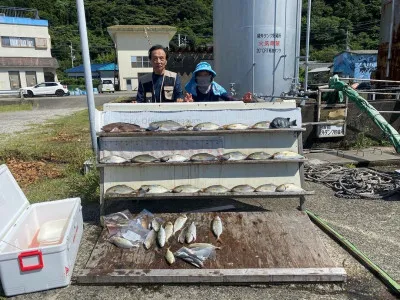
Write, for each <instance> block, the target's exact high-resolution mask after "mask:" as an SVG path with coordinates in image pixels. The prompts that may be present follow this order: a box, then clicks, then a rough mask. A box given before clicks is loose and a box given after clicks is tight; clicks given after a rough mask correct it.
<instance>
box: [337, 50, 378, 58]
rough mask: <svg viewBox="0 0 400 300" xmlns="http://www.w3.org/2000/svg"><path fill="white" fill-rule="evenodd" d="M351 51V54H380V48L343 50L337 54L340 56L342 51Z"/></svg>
mask: <svg viewBox="0 0 400 300" xmlns="http://www.w3.org/2000/svg"><path fill="white" fill-rule="evenodd" d="M346 52H347V53H351V54H370V55H378V50H349V51H342V52H340V53H338V54H336V55H335V57H336V56H338V55H340V54H342V53H346Z"/></svg>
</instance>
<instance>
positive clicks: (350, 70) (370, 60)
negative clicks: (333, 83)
mask: <svg viewBox="0 0 400 300" xmlns="http://www.w3.org/2000/svg"><path fill="white" fill-rule="evenodd" d="M371 52H372V51H371ZM376 67H377V54H376V53H355V52H346V51H345V52H342V53H339V54H338V55H336V56H335V58H334V59H333V73H334V74H336V73H337V74H339V75H340V77H349V78H360V79H370V78H371V73H372V72H374V71H375V70H376Z"/></svg>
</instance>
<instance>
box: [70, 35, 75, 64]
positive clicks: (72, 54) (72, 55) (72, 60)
mask: <svg viewBox="0 0 400 300" xmlns="http://www.w3.org/2000/svg"><path fill="white" fill-rule="evenodd" d="M69 43H70V45H69V49H70V55H71V67H72V68H73V67H74V60H75V55H74V48H73V47H72V42H71V41H69Z"/></svg>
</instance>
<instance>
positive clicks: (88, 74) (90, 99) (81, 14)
mask: <svg viewBox="0 0 400 300" xmlns="http://www.w3.org/2000/svg"><path fill="white" fill-rule="evenodd" d="M76 6H77V10H78V23H79V34H80V36H81V48H82V57H83V66H84V69H85V86H86V101H87V105H88V110H89V121H90V136H91V138H92V149H93V152H94V153H95V155H97V137H96V128H95V106H94V96H93V83H92V71H91V68H90V56H89V43H88V37H87V30H86V17H85V7H84V4H83V0H76Z"/></svg>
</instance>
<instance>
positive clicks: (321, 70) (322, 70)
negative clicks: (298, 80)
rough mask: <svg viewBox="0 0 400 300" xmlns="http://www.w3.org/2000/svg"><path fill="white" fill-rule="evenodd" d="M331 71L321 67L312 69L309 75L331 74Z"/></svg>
mask: <svg viewBox="0 0 400 300" xmlns="http://www.w3.org/2000/svg"><path fill="white" fill-rule="evenodd" d="M330 70H331V69H330V68H328V67H321V68H315V69H312V70H310V71H308V73H319V72H329V71H330Z"/></svg>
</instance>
